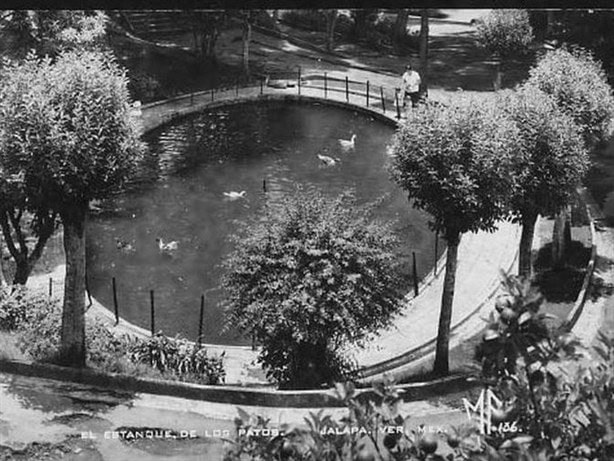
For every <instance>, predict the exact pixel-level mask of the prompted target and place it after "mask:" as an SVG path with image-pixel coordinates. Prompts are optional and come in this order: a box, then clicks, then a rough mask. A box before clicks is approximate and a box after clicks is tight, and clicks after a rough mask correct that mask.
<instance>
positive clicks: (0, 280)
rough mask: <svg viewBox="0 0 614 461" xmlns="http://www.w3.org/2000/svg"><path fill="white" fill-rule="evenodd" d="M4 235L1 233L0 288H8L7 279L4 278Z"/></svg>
mask: <svg viewBox="0 0 614 461" xmlns="http://www.w3.org/2000/svg"><path fill="white" fill-rule="evenodd" d="M3 240H4V239H3V238H2V233H0V288H4V287H6V286H7V285H8V284H7V283H6V278H5V276H4V243H3Z"/></svg>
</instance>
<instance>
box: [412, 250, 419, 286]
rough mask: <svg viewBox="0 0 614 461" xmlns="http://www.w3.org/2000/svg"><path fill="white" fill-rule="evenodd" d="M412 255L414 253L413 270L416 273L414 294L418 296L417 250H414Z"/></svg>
mask: <svg viewBox="0 0 614 461" xmlns="http://www.w3.org/2000/svg"><path fill="white" fill-rule="evenodd" d="M411 255H412V260H413V263H412V272H413V273H414V294H415V295H416V296H418V270H417V267H416V252H415V251H412V252H411Z"/></svg>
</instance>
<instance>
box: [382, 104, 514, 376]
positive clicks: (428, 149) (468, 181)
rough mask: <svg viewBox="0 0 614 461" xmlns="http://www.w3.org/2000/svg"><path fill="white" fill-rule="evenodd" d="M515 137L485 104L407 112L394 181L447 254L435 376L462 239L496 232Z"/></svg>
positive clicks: (509, 186)
mask: <svg viewBox="0 0 614 461" xmlns="http://www.w3.org/2000/svg"><path fill="white" fill-rule="evenodd" d="M517 138H518V130H517V128H516V127H515V126H514V124H513V123H512V122H511V121H510V120H507V119H506V118H505V117H503V115H502V114H501V113H500V112H499V111H496V110H495V108H494V106H493V105H492V104H490V103H488V102H483V101H478V100H475V99H471V98H460V99H459V100H456V101H453V102H452V103H451V105H450V106H444V105H435V104H426V105H425V106H424V107H422V108H420V109H417V110H414V111H411V112H410V115H409V118H408V120H407V122H406V123H404V124H403V125H402V126H401V127H400V128H399V130H398V131H397V133H396V135H395V138H394V141H393V145H392V160H391V174H392V177H393V179H394V180H395V181H396V182H397V183H398V184H399V186H401V187H402V188H403V189H404V190H405V191H406V192H407V194H408V197H409V199H410V200H411V201H412V202H411V203H412V205H413V206H414V207H415V208H419V209H422V210H425V211H426V212H428V213H429V214H430V215H431V217H432V220H431V222H430V226H431V227H432V228H433V229H434V230H436V231H438V232H439V233H440V234H441V235H443V236H444V237H445V239H446V242H447V246H448V251H447V257H446V271H445V276H444V289H443V294H442V300H441V311H440V317H439V329H438V334H437V347H436V358H435V366H434V371H435V373H436V374H447V373H448V371H449V361H448V353H449V351H448V349H449V341H450V323H451V319H452V305H453V300H454V286H455V279H456V265H457V254H458V246H459V243H460V239H461V236H462V234H464V233H465V232H477V231H481V230H486V231H492V230H495V229H496V224H497V221H498V220H499V219H501V218H503V217H504V216H506V215H507V199H508V195H509V192H510V190H513V188H514V187H515V183H514V177H513V175H512V174H511V171H512V170H511V165H512V163H511V162H512V153H513V152H514V150H515V148H516V140H517Z"/></svg>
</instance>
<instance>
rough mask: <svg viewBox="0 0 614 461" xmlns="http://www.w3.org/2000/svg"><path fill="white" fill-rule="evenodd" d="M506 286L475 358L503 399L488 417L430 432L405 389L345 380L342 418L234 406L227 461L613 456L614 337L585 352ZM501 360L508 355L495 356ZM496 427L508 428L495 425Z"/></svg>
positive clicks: (521, 460)
mask: <svg viewBox="0 0 614 461" xmlns="http://www.w3.org/2000/svg"><path fill="white" fill-rule="evenodd" d="M504 287H505V289H506V291H507V293H506V294H504V295H503V296H502V297H501V298H500V299H499V300H498V301H497V303H496V306H495V313H494V315H495V316H496V317H497V324H498V326H497V331H496V333H497V336H496V337H495V336H493V331H494V326H493V325H491V327H490V329H489V330H488V332H487V334H486V335H485V337H484V342H485V343H487V342H492V341H495V342H497V344H499V346H500V347H497V348H491V349H490V350H489V351H485V353H484V354H483V355H482V357H481V359H482V360H483V364H484V384H485V387H484V389H485V390H488V389H491V390H492V391H493V392H494V394H495V395H496V396H497V397H498V398H499V399H500V400H501V403H500V404H498V403H496V402H495V403H494V404H493V408H492V411H491V420H490V422H489V421H486V422H483V421H480V420H479V419H477V418H476V419H474V420H473V421H472V422H471V423H470V424H469V423H468V424H467V425H464V426H461V427H456V428H450V429H449V430H447V432H445V433H437V434H433V433H428V430H426V431H425V430H424V428H420V427H414V428H412V427H410V423H411V419H410V416H411V415H406V414H403V413H402V411H401V407H400V405H401V403H402V395H401V393H400V392H401V391H400V390H399V389H398V388H395V387H394V386H392V385H391V383H380V384H378V385H376V386H375V388H374V389H373V390H372V391H371V392H363V393H362V395H361V394H360V392H359V391H356V390H355V389H354V387H353V386H352V385H351V384H347V385H337V395H338V398H340V399H341V400H342V401H343V402H344V404H345V407H346V408H347V415H346V416H345V417H343V418H341V419H335V418H333V417H332V416H331V415H329V414H325V413H324V412H323V411H321V412H319V413H317V414H316V413H311V414H310V416H309V417H308V418H306V419H305V421H304V423H303V424H301V425H300V426H298V425H297V426H292V425H288V424H286V425H282V426H280V427H272V426H271V424H270V421H268V420H266V419H264V418H262V417H257V416H250V415H249V414H247V413H246V412H245V411H243V410H239V417H238V418H237V419H236V420H235V424H236V429H237V435H236V437H235V438H234V440H230V441H228V442H229V444H228V446H227V450H226V455H225V458H224V461H239V460H241V461H244V460H253V461H256V460H273V459H280V460H286V461H316V460H317V461H320V460H325V461H358V460H360V461H364V460H372V461H376V460H377V461H392V460H395V461H401V460H404V461H426V460H433V461H435V460H449V461H457V460H458V461H460V460H476V461H551V460H554V461H595V460H597V461H609V460H611V459H614V337H613V336H607V335H605V334H600V337H599V339H600V343H599V345H598V346H596V347H595V349H594V350H593V352H592V354H593V355H589V353H588V351H586V350H583V349H582V348H581V346H580V343H579V341H578V340H577V339H576V338H575V337H573V335H571V334H569V333H566V332H563V333H562V334H559V332H553V331H549V330H548V329H547V328H545V325H544V323H543V320H544V317H543V316H542V315H541V314H540V313H539V310H540V305H541V298H539V296H536V295H535V293H534V292H533V291H532V290H531V289H530V288H529V287H528V285H526V284H525V283H523V282H522V281H521V280H519V279H516V278H513V277H510V278H507V279H505V280H504ZM502 337H505V338H506V339H505V341H503V340H501V341H499V339H501V338H502ZM502 356H505V357H507V359H506V360H500V361H498V360H496V358H497V357H502ZM511 362H514V365H513V366H512V365H511ZM367 394H371V395H367ZM459 403H460V402H459ZM500 427H508V428H510V430H509V431H508V432H502V431H497V430H494V429H496V428H500ZM390 428H395V430H390ZM399 428H401V429H402V430H398V429H399ZM265 429H268V431H269V432H263V430H265ZM276 431H277V432H276ZM263 433H264V434H266V435H263Z"/></svg>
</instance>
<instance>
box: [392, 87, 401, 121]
mask: <svg viewBox="0 0 614 461" xmlns="http://www.w3.org/2000/svg"><path fill="white" fill-rule="evenodd" d="M394 103H395V105H396V106H397V118H401V108H400V107H399V92H398V91H395V92H394Z"/></svg>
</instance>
